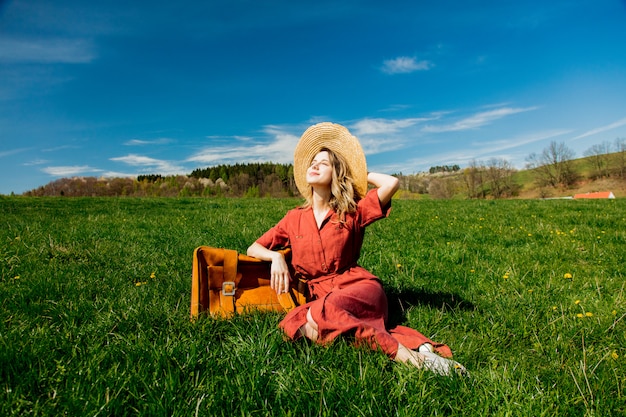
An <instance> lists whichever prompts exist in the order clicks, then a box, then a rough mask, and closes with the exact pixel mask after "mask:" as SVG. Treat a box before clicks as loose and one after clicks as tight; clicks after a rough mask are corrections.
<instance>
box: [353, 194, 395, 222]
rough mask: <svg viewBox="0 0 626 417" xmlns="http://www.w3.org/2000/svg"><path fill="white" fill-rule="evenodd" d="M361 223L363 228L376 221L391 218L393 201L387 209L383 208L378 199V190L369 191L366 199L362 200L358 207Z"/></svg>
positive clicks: (388, 204)
mask: <svg viewBox="0 0 626 417" xmlns="http://www.w3.org/2000/svg"><path fill="white" fill-rule="evenodd" d="M357 212H358V213H359V222H360V224H361V226H362V227H365V226H367V225H370V224H372V223H374V222H375V221H376V220H380V219H383V218H385V217H388V216H389V213H390V212H391V200H390V201H389V203H387V205H386V206H385V207H382V206H381V204H380V200H379V199H378V190H377V189H373V190H369V191H368V192H367V194H366V195H365V198H364V199H362V200H360V201H359V203H358V206H357Z"/></svg>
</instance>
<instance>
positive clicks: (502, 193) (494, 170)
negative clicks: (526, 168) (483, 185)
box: [486, 158, 516, 198]
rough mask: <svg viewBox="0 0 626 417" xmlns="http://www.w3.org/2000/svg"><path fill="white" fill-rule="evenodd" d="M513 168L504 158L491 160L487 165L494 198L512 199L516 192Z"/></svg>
mask: <svg viewBox="0 0 626 417" xmlns="http://www.w3.org/2000/svg"><path fill="white" fill-rule="evenodd" d="M514 172H515V169H514V168H513V166H512V165H511V164H510V163H509V161H507V160H506V159H503V158H491V159H490V160H489V162H488V163H487V171H486V173H487V178H488V179H489V182H490V185H491V195H492V196H493V197H494V198H502V197H510V196H511V195H513V193H514V192H515V188H516V187H515V185H514V184H513V179H512V176H513V173H514Z"/></svg>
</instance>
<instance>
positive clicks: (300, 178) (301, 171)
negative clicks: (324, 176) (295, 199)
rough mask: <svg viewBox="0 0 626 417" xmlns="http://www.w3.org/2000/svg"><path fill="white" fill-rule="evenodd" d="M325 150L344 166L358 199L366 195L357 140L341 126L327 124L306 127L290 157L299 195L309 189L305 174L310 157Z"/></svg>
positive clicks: (360, 151)
mask: <svg viewBox="0 0 626 417" xmlns="http://www.w3.org/2000/svg"><path fill="white" fill-rule="evenodd" d="M322 148H327V149H330V150H331V151H333V152H334V153H336V154H339V155H340V156H341V157H342V158H343V159H344V160H345V161H346V163H347V164H348V167H349V168H350V174H351V176H352V180H353V181H354V187H355V191H356V192H357V193H358V194H359V196H360V197H361V198H362V197H364V196H365V194H366V193H367V163H366V160H365V153H364V152H363V148H362V147H361V144H360V143H359V140H358V139H357V138H356V137H355V136H353V135H352V134H351V133H350V131H349V130H348V129H347V128H345V127H344V126H342V125H339V124H336V123H330V122H324V123H318V124H316V125H313V126H311V127H309V128H308V129H307V130H306V131H305V132H304V133H303V134H302V137H301V138H300V141H299V142H298V145H297V146H296V150H295V152H294V157H293V166H294V178H295V181H296V186H297V187H298V190H299V191H300V194H302V195H306V193H307V190H308V189H310V186H309V184H308V182H307V180H306V171H307V169H308V167H309V165H310V163H311V161H312V160H313V157H315V155H317V153H318V152H319V151H320V150H321V149H322Z"/></svg>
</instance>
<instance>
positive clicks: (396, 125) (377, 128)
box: [351, 117, 432, 137]
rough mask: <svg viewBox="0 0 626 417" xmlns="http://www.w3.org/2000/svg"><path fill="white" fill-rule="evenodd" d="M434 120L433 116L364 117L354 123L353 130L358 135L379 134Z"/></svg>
mask: <svg viewBox="0 0 626 417" xmlns="http://www.w3.org/2000/svg"><path fill="white" fill-rule="evenodd" d="M428 120H432V119H431V118H417V117H413V118H407V119H362V120H359V121H358V122H356V123H353V124H352V126H351V130H353V132H352V133H353V134H354V135H355V136H357V137H359V136H362V135H379V134H385V133H395V132H397V131H398V130H401V129H406V128H408V127H411V126H414V125H416V124H418V123H421V122H424V121H428Z"/></svg>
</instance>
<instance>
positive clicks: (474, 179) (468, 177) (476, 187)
mask: <svg viewBox="0 0 626 417" xmlns="http://www.w3.org/2000/svg"><path fill="white" fill-rule="evenodd" d="M483 172H484V167H483V166H482V164H480V163H479V162H477V161H476V160H475V159H472V160H471V161H470V163H469V165H468V167H467V168H465V169H464V170H463V181H464V182H465V188H466V189H467V196H468V197H469V198H478V197H479V196H482V197H483V198H484V197H485V194H484V189H483Z"/></svg>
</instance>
